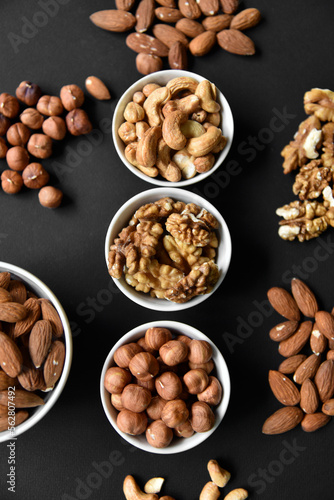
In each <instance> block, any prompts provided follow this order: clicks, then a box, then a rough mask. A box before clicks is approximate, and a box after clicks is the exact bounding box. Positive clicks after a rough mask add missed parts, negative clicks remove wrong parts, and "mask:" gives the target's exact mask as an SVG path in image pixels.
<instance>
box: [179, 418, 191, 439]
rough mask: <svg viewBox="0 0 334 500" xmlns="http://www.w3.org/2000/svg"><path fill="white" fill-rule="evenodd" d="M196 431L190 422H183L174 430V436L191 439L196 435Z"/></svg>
mask: <svg viewBox="0 0 334 500" xmlns="http://www.w3.org/2000/svg"><path fill="white" fill-rule="evenodd" d="M194 432H195V431H194V429H193V428H192V427H191V423H190V422H189V420H186V421H185V422H183V424H180V425H178V426H177V427H175V428H174V434H175V436H177V437H183V438H189V437H191V436H192V435H193V434H194Z"/></svg>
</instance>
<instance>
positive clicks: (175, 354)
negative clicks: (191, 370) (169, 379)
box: [159, 340, 189, 366]
mask: <svg viewBox="0 0 334 500" xmlns="http://www.w3.org/2000/svg"><path fill="white" fill-rule="evenodd" d="M188 351H189V349H188V346H187V344H184V343H183V342H181V341H180V340H169V341H168V342H166V343H165V344H164V345H162V346H161V347H160V349H159V354H160V356H161V359H162V361H163V362H164V363H165V364H166V365H168V366H176V365H179V364H180V363H183V361H185V360H186V359H187V357H188Z"/></svg>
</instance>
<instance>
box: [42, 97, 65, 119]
mask: <svg viewBox="0 0 334 500" xmlns="http://www.w3.org/2000/svg"><path fill="white" fill-rule="evenodd" d="M36 107H37V111H39V112H40V113H42V115H46V116H59V115H61V114H62V112H63V111H64V108H63V105H62V102H61V100H60V98H59V97H57V96H55V95H43V96H42V97H41V98H40V99H39V101H38V103H37V106H36Z"/></svg>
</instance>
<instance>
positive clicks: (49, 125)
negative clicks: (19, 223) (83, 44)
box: [0, 81, 92, 208]
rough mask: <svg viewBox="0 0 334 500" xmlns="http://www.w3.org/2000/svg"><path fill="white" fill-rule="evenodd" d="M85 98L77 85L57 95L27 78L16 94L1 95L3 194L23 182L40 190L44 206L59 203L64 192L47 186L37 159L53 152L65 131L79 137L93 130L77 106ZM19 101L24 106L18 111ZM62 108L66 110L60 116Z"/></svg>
mask: <svg viewBox="0 0 334 500" xmlns="http://www.w3.org/2000/svg"><path fill="white" fill-rule="evenodd" d="M84 99H85V97H84V93H83V91H82V90H81V88H80V87H78V86H77V85H65V86H64V87H62V89H61V91H60V97H57V96H51V95H42V91H41V89H40V87H39V86H38V85H36V84H35V83H31V82H28V81H23V82H21V83H20V85H19V86H18V88H17V89H16V97H14V96H12V95H10V94H7V93H5V92H4V93H2V94H0V158H6V162H7V165H8V167H9V169H7V170H4V171H3V172H2V174H1V186H2V189H3V191H5V193H8V194H15V193H18V192H19V191H20V190H21V188H22V186H23V184H24V185H25V186H26V187H28V188H30V189H40V191H39V195H38V197H39V201H40V203H41V205H43V206H44V207H47V208H56V207H58V206H59V205H60V204H61V201H62V197H63V193H62V192H61V191H60V190H59V189H57V188H55V187H52V186H47V185H46V184H47V183H48V182H49V174H48V172H47V171H46V170H45V168H44V167H43V166H42V164H41V163H40V160H44V159H46V158H49V157H50V156H51V155H52V145H53V140H55V141H60V140H62V139H64V137H65V135H66V132H67V131H69V132H70V134H72V135H75V136H78V135H82V134H88V133H89V132H90V131H91V130H92V124H91V122H90V120H89V118H88V116H87V113H86V112H85V111H84V110H83V109H80V108H81V106H82V104H83V102H84ZM20 103H23V104H24V105H25V106H26V108H25V109H24V110H23V111H22V112H21V114H20V111H21V110H20ZM64 110H65V111H67V112H68V113H67V114H66V116H65V117H64V118H62V117H61V115H63V113H64ZM5 137H6V139H5ZM31 157H33V159H31Z"/></svg>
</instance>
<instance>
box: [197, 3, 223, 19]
mask: <svg viewBox="0 0 334 500" xmlns="http://www.w3.org/2000/svg"><path fill="white" fill-rule="evenodd" d="M197 3H198V5H199V8H200V9H201V11H202V14H203V15H204V16H215V15H216V14H217V12H218V11H219V1H218V0H197Z"/></svg>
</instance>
